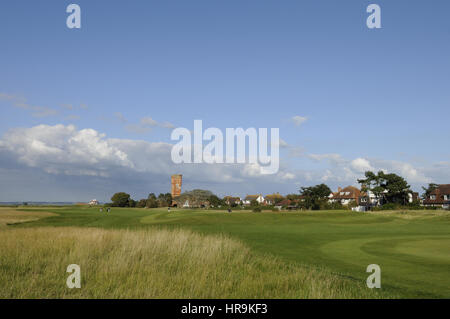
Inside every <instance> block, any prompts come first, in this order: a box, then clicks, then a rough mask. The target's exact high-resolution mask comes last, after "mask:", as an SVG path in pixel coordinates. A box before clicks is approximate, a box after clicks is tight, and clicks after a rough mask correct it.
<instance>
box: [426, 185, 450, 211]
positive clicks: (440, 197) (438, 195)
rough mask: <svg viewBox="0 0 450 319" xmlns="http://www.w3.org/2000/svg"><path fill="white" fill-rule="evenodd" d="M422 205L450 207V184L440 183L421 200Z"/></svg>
mask: <svg viewBox="0 0 450 319" xmlns="http://www.w3.org/2000/svg"><path fill="white" fill-rule="evenodd" d="M423 205H424V206H435V207H442V208H450V184H441V185H438V187H436V189H435V190H433V191H432V192H431V193H430V195H429V196H428V197H427V198H425V199H424V200H423Z"/></svg>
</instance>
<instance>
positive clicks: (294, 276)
mask: <svg viewBox="0 0 450 319" xmlns="http://www.w3.org/2000/svg"><path fill="white" fill-rule="evenodd" d="M69 264H78V265H79V266H80V267H81V281H82V287H81V288H80V289H76V288H74V289H69V288H67V286H66V279H67V277H68V276H69V273H66V268H67V266H68V265H69ZM0 282H1V285H0V298H373V297H380V296H379V295H378V294H377V293H378V292H377V291H373V290H370V289H368V288H367V287H365V285H363V283H362V282H361V281H356V280H350V279H344V278H343V277H340V276H336V275H334V274H331V273H329V272H327V271H326V270H320V269H311V268H308V267H302V266H300V265H298V264H289V263H286V262H283V261H281V260H279V259H277V258H275V257H272V256H263V255H257V254H255V253H254V252H252V251H251V250H250V249H249V248H247V246H245V245H244V244H243V243H241V242H240V241H237V240H234V239H230V238H228V237H225V236H219V235H214V236H213V235H201V234H197V233H194V232H191V231H188V230H180V229H174V230H162V229H147V230H133V231H131V230H123V229H122V230H105V229H98V228H77V227H40V228H13V229H4V230H2V231H0ZM383 297H387V296H386V294H383Z"/></svg>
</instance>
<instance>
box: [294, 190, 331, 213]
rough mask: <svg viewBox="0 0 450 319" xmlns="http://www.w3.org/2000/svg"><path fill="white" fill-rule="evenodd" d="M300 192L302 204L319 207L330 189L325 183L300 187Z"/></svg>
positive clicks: (315, 208) (323, 202)
mask: <svg viewBox="0 0 450 319" xmlns="http://www.w3.org/2000/svg"><path fill="white" fill-rule="evenodd" d="M300 194H301V195H302V196H303V197H304V202H303V205H304V206H305V207H306V208H310V209H314V210H317V209H320V207H321V206H322V205H324V204H325V203H326V201H327V199H328V196H329V195H330V194H331V189H330V188H329V187H328V186H327V185H325V184H319V185H316V186H310V187H301V188H300Z"/></svg>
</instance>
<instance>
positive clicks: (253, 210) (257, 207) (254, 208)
mask: <svg viewBox="0 0 450 319" xmlns="http://www.w3.org/2000/svg"><path fill="white" fill-rule="evenodd" d="M252 212H254V213H260V212H261V207H259V206H256V207H253V208H252Z"/></svg>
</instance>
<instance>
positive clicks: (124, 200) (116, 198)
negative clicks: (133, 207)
mask: <svg viewBox="0 0 450 319" xmlns="http://www.w3.org/2000/svg"><path fill="white" fill-rule="evenodd" d="M111 201H112V206H114V207H128V206H129V201H130V194H127V193H124V192H119V193H115V194H114V195H113V196H112V197H111Z"/></svg>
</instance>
